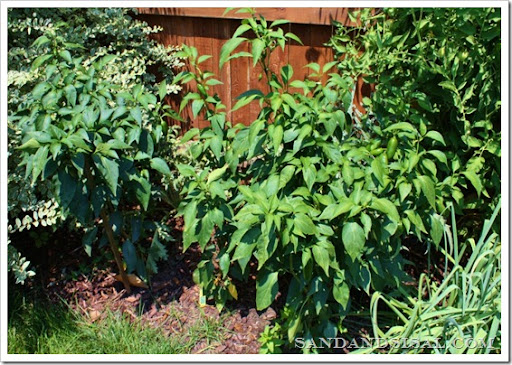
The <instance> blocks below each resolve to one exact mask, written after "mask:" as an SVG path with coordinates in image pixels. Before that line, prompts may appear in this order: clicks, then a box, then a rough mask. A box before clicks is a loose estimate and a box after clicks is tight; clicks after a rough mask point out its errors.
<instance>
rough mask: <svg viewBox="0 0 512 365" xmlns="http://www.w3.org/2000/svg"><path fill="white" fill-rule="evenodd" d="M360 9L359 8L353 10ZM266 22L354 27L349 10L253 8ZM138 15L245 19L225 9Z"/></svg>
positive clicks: (161, 10)
mask: <svg viewBox="0 0 512 365" xmlns="http://www.w3.org/2000/svg"><path fill="white" fill-rule="evenodd" d="M353 9H354V10H355V9H360V8H353ZM255 10H256V12H257V13H258V14H261V15H263V16H264V17H265V19H267V20H277V19H288V20H290V21H291V22H292V23H296V24H320V25H330V24H331V22H332V20H336V21H338V22H340V23H342V24H344V25H347V26H351V25H354V23H353V22H352V21H350V19H349V18H348V10H349V8H315V7H306V8H255ZM138 11H139V13H140V14H150V15H154V14H158V15H168V16H180V17H195V18H215V19H220V18H222V19H245V18H248V17H249V15H248V14H246V13H238V14H237V13H236V10H232V11H230V12H229V13H227V14H225V15H224V11H225V8H198V7H186V8H138Z"/></svg>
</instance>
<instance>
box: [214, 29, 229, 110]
mask: <svg viewBox="0 0 512 365" xmlns="http://www.w3.org/2000/svg"><path fill="white" fill-rule="evenodd" d="M231 24H232V23H231V21H229V20H225V19H218V20H217V29H218V34H219V42H218V44H217V52H216V53H217V57H219V53H220V50H221V49H222V46H223V45H224V44H225V43H226V42H227V41H228V40H229V39H230V38H231V35H232V32H231V27H232V25H231ZM218 63H219V59H218V58H217V64H218ZM218 75H219V79H220V81H222V82H223V85H221V86H223V87H222V88H221V90H220V93H219V96H220V98H221V100H222V102H223V104H224V105H225V106H226V110H227V111H228V112H229V111H230V110H231V62H226V63H225V64H224V65H223V66H222V69H219V73H218ZM229 118H230V116H229V114H228V120H229Z"/></svg>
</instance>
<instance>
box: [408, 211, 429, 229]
mask: <svg viewBox="0 0 512 365" xmlns="http://www.w3.org/2000/svg"><path fill="white" fill-rule="evenodd" d="M405 214H406V215H407V218H409V220H410V221H411V223H412V224H414V225H415V226H416V227H417V228H418V229H419V230H420V231H421V232H424V233H427V230H426V229H425V225H424V224H423V220H422V219H421V217H420V215H419V214H418V213H417V212H415V211H412V210H410V209H407V210H406V211H405Z"/></svg>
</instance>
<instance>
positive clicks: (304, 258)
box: [176, 13, 451, 348]
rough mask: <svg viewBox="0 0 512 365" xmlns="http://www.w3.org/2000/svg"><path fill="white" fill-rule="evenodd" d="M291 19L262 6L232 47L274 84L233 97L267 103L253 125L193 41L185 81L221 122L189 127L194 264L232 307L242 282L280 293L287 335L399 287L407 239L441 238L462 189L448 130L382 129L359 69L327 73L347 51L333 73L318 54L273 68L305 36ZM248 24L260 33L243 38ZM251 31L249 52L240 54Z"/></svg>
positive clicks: (266, 296) (330, 331)
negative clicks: (360, 97)
mask: <svg viewBox="0 0 512 365" xmlns="http://www.w3.org/2000/svg"><path fill="white" fill-rule="evenodd" d="M286 22H287V21H284V20H278V21H275V22H273V23H272V24H270V25H269V24H268V23H267V22H266V20H265V19H264V18H263V17H261V16H260V17H257V16H256V15H254V13H253V14H252V16H251V17H250V18H249V19H246V20H243V21H242V25H241V26H240V27H239V28H238V29H237V30H236V31H235V34H234V36H233V38H232V39H230V40H228V41H227V42H226V44H225V45H224V46H223V48H222V49H221V51H220V67H222V65H223V64H224V63H225V62H226V61H228V60H229V59H232V58H237V57H250V58H252V60H253V65H256V64H258V63H259V65H260V66H261V67H262V70H263V74H264V75H265V77H266V81H267V86H268V90H265V91H262V90H249V91H247V92H245V93H243V94H242V95H240V96H239V97H238V102H237V103H236V105H235V106H234V107H233V110H236V109H238V108H241V107H243V106H245V105H247V104H249V103H250V102H258V103H259V105H260V106H261V111H260V113H259V115H258V118H257V119H256V120H255V121H254V122H252V124H251V125H250V126H249V127H245V126H243V125H241V124H239V125H235V126H232V124H231V123H230V122H229V120H227V114H226V111H225V106H224V105H223V104H222V102H221V100H220V99H219V98H218V96H217V95H213V96H212V95H210V94H209V93H208V91H209V87H210V86H211V85H215V84H218V83H219V81H218V80H216V79H215V78H213V76H214V75H213V74H212V73H211V72H207V71H203V70H201V69H200V64H201V62H202V61H203V60H205V59H206V58H207V57H208V56H199V55H198V54H197V50H196V49H194V48H189V47H184V50H183V53H184V54H185V55H186V56H187V57H188V58H189V62H190V65H191V67H192V69H193V70H194V72H193V73H190V72H183V73H180V74H179V75H177V77H176V78H177V80H180V81H182V82H190V81H192V80H194V81H195V82H196V83H197V84H198V85H199V86H198V92H197V93H189V94H187V95H185V97H184V104H183V105H185V104H186V103H187V102H191V103H192V110H193V112H194V114H195V115H199V114H202V115H203V116H204V118H205V119H206V120H208V121H209V122H210V127H208V128H205V129H203V130H201V131H199V130H197V129H194V130H191V131H189V132H187V134H186V135H185V136H184V139H183V140H184V141H187V140H188V139H191V138H194V137H197V139H196V140H194V141H193V142H191V143H192V145H191V147H190V151H191V153H192V155H193V156H194V157H195V158H197V159H201V160H203V161H204V163H205V165H204V167H203V168H198V169H194V168H192V167H190V166H186V165H178V169H179V170H180V172H181V173H182V174H183V175H185V176H187V177H189V178H190V181H189V182H188V184H187V185H186V187H185V189H184V194H185V197H184V199H183V201H182V204H181V206H180V208H179V214H181V215H183V217H184V221H185V227H184V234H183V239H184V248H185V249H187V248H188V247H189V246H190V245H191V244H193V243H195V242H198V243H199V246H200V248H201V249H202V251H203V258H202V260H201V262H200V263H199V264H198V267H197V270H196V271H195V273H194V279H195V281H196V282H197V283H198V284H199V285H200V287H201V290H202V297H201V300H203V301H206V300H208V299H214V300H215V301H216V303H217V305H218V306H219V307H220V308H222V307H223V306H224V305H225V303H226V301H227V300H230V299H235V300H236V299H237V297H238V290H237V285H246V284H241V283H244V282H247V281H248V280H249V278H250V277H255V286H256V307H257V309H258V310H262V309H265V308H266V307H268V306H270V305H272V304H273V303H274V302H275V299H276V296H277V295H278V293H281V296H283V297H285V302H286V303H285V306H284V309H283V310H282V312H281V317H280V322H281V324H282V326H281V327H280V328H281V330H282V331H283V332H284V333H285V334H286V335H287V338H288V340H289V341H293V339H294V338H295V337H296V336H297V335H299V334H300V335H301V336H302V337H303V338H305V339H306V341H308V340H312V339H314V338H319V337H334V336H335V335H336V333H337V332H338V330H339V329H341V328H342V320H343V318H344V316H345V315H346V314H347V313H348V310H349V307H350V302H351V299H350V298H351V295H350V293H351V291H353V290H362V291H365V292H366V293H368V294H369V293H370V291H371V290H383V289H384V288H386V287H397V286H400V285H401V283H402V280H404V279H405V278H406V275H405V274H404V272H403V270H402V268H403V264H404V260H403V259H402V257H401V255H400V250H401V239H402V238H403V237H404V235H407V234H414V235H416V236H417V237H419V238H420V239H422V240H425V241H429V242H434V243H436V244H437V243H439V242H440V241H441V239H442V235H443V227H444V226H443V219H442V217H441V216H440V215H439V214H438V212H439V211H440V209H441V208H442V204H441V203H442V201H443V199H444V197H445V196H451V195H450V194H451V191H450V187H451V186H450V185H447V184H446V183H445V182H443V181H439V180H438V179H437V178H436V171H437V170H438V166H439V165H441V164H447V163H448V161H447V157H446V155H445V154H444V153H443V152H442V151H440V150H439V147H442V146H444V145H445V142H444V139H443V137H442V136H441V135H440V134H439V133H438V132H436V131H430V130H428V129H427V127H426V126H425V125H423V126H421V127H420V128H417V127H415V126H414V125H413V124H411V123H408V122H406V121H402V122H399V123H394V124H390V125H386V126H383V127H382V128H380V129H378V128H376V132H375V133H376V135H375V136H373V135H370V134H369V133H368V132H367V131H366V130H365V128H364V126H363V125H361V124H360V123H357V119H356V117H355V116H354V115H353V112H352V110H353V104H352V99H353V97H352V95H353V93H352V91H353V87H354V82H353V80H352V79H351V78H350V77H348V76H345V75H340V74H338V73H337V72H333V73H330V74H329V78H328V80H327V82H326V83H325V84H322V83H321V82H320V81H319V80H321V78H322V76H323V73H326V72H328V71H329V70H331V69H334V70H336V66H337V64H338V62H337V61H335V62H331V63H329V64H327V65H325V66H324V67H323V69H322V70H321V69H320V66H319V65H318V64H314V63H313V64H309V65H308V67H310V68H311V69H312V71H313V72H312V74H311V75H310V77H309V78H308V79H306V80H303V81H301V80H292V77H293V70H292V68H291V66H290V65H285V66H283V67H282V68H281V70H280V71H279V73H273V72H272V71H271V70H270V68H269V59H270V54H271V52H272V51H273V50H274V49H276V48H277V47H284V46H285V42H286V41H287V40H288V39H292V40H296V41H298V42H300V40H299V39H298V38H297V37H296V36H295V35H293V34H291V33H286V34H285V33H284V32H283V31H282V29H280V28H275V27H277V26H278V25H280V24H285V23H286ZM249 32H250V33H252V35H253V36H254V37H253V38H251V39H249V38H245V37H243V35H244V34H246V33H248V34H249ZM243 42H249V43H250V45H251V47H250V48H251V52H250V53H248V52H235V51H236V48H237V47H238V46H239V45H240V44H241V43H243ZM297 90H300V92H299V91H297ZM397 146H398V147H399V148H397ZM420 156H421V157H422V159H421V161H420ZM427 156H431V159H429V158H427ZM425 161H426V162H425ZM245 165H247V166H245ZM269 335H270V333H269ZM274 335H276V334H275V333H274ZM276 338H278V336H277V335H276ZM266 342H268V341H266ZM276 343H277V342H276ZM275 346H276V345H275V344H273V345H272V348H274V347H275Z"/></svg>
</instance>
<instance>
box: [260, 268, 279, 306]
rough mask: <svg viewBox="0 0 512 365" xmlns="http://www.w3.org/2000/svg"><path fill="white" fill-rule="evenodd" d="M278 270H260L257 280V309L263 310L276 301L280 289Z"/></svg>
mask: <svg viewBox="0 0 512 365" xmlns="http://www.w3.org/2000/svg"><path fill="white" fill-rule="evenodd" d="M277 279H278V273H277V272H260V274H259V275H258V278H257V280H256V309H257V310H263V309H265V308H267V307H268V306H269V305H270V304H272V302H273V301H274V299H275V297H276V295H277V292H278V291H279V283H278V281H277Z"/></svg>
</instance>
